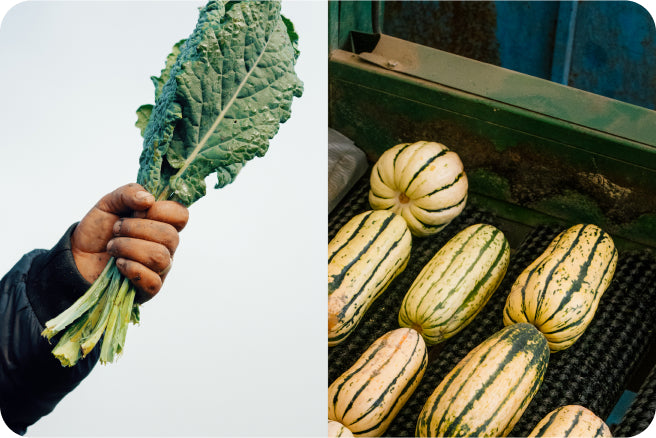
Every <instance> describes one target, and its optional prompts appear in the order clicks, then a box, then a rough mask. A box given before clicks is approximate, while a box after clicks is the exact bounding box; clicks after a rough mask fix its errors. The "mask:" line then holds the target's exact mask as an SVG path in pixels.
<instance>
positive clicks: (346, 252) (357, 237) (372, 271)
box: [328, 210, 412, 346]
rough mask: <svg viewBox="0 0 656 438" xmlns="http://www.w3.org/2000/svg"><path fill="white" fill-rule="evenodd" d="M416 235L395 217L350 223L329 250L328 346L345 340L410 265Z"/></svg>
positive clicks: (381, 214)
mask: <svg viewBox="0 0 656 438" xmlns="http://www.w3.org/2000/svg"><path fill="white" fill-rule="evenodd" d="M411 247H412V235H411V234H410V231H409V230H408V227H407V225H406V222H405V220H403V218H402V217H401V216H399V215H397V214H394V213H392V212H391V211H384V210H379V211H376V210H370V211H367V212H364V213H361V214H358V215H356V216H355V217H353V218H352V219H351V220H349V221H348V222H347V223H346V224H345V225H344V226H343V227H342V228H340V230H339V231H338V232H337V234H336V235H335V237H334V238H333V239H332V240H331V241H330V242H329V244H328V345H329V346H334V345H337V344H339V343H340V342H342V341H343V340H344V339H346V338H347V337H348V336H349V335H350V334H351V333H352V332H353V330H354V329H355V327H356V326H357V325H358V323H359V322H360V320H361V319H362V317H363V316H364V314H365V312H366V311H367V309H368V308H369V306H371V304H372V303H373V302H374V300H375V299H376V298H378V297H379V296H380V294H382V293H383V292H384V291H385V289H386V288H387V286H388V285H389V284H390V282H391V281H392V280H393V279H394V278H396V276H397V275H399V274H400V273H401V272H403V270H404V269H405V267H406V266H407V264H408V259H409V258H410V249H411Z"/></svg>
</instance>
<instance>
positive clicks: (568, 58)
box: [330, 0, 656, 109]
mask: <svg viewBox="0 0 656 438" xmlns="http://www.w3.org/2000/svg"><path fill="white" fill-rule="evenodd" d="M372 3H376V2H371V1H355V2H350V1H347V2H344V1H342V2H339V3H337V2H334V3H331V13H330V17H331V20H332V21H333V23H332V24H331V33H332V34H333V35H331V41H333V42H337V41H339V43H338V44H339V45H341V46H344V41H346V36H347V34H348V31H350V30H360V31H364V32H371V30H372V27H371V10H372V8H371V5H372ZM379 3H380V6H381V7H380V9H381V13H380V24H381V31H382V32H383V33H385V34H388V35H392V36H396V37H399V38H403V39H406V40H409V41H414V42H417V43H419V44H424V45H428V46H431V47H435V48H438V49H441V50H446V51H449V52H452V53H457V54H460V55H463V56H467V57H469V58H473V59H478V60H480V61H483V62H488V63H491V64H495V65H500V66H501V67H505V68H509V69H512V70H515V71H519V72H522V73H526V74H530V75H533V76H537V77H541V78H544V79H549V80H552V81H556V82H559V83H564V84H567V85H570V86H573V87H576V88H580V89H583V90H586V91H590V92H593V93H596V94H601V95H604V96H608V97H611V98H614V99H618V100H622V101H624V102H629V103H633V104H636V105H640V106H643V107H646V108H650V109H656V28H655V26H654V20H653V19H652V17H651V16H650V15H649V13H648V12H647V11H646V10H645V9H644V8H642V6H640V5H639V4H637V3H633V2H630V1H587V0H586V1H578V2H572V1H495V2H486V1H383V2H379ZM338 5H339V6H338ZM336 19H338V20H339V21H340V24H339V26H337V27H336V26H335V23H334V21H335V20H336ZM335 33H337V35H335ZM336 44H337V43H333V46H334V45H336Z"/></svg>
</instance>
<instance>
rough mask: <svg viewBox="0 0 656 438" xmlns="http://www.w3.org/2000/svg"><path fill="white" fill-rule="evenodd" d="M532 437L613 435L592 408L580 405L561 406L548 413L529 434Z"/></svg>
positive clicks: (591, 437)
mask: <svg viewBox="0 0 656 438" xmlns="http://www.w3.org/2000/svg"><path fill="white" fill-rule="evenodd" d="M528 436H529V438H531V437H545V438H548V437H551V438H555V437H559V438H568V437H572V438H575V437H576V438H597V437H600V438H601V437H611V436H612V434H611V432H610V428H609V427H608V425H607V424H606V423H605V422H604V420H602V419H601V418H599V417H597V416H596V415H595V414H594V413H593V412H592V411H591V410H589V409H587V408H584V407H583V406H579V405H567V406H561V407H559V408H557V409H554V410H553V411H551V412H550V413H548V414H547V415H546V416H545V417H544V418H543V419H542V420H540V422H539V423H538V424H537V425H536V426H535V428H533V430H532V431H531V433H530V434H529V435H528Z"/></svg>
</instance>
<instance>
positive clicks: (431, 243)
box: [328, 177, 656, 437]
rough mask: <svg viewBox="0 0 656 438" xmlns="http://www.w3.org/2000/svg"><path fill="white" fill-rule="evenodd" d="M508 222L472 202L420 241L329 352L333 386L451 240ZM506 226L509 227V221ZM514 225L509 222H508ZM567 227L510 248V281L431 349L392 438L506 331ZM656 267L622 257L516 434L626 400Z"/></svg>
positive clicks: (344, 211)
mask: <svg viewBox="0 0 656 438" xmlns="http://www.w3.org/2000/svg"><path fill="white" fill-rule="evenodd" d="M368 190H369V185H368V180H367V178H366V177H365V178H362V179H361V180H360V181H359V182H358V184H357V185H356V186H355V187H354V188H353V189H352V190H351V192H350V193H349V194H348V195H347V196H346V197H345V198H344V199H343V200H342V202H341V203H340V204H339V205H338V206H337V207H336V208H335V210H333V212H332V213H331V214H330V216H329V220H328V228H329V230H328V237H329V239H332V238H333V237H334V236H335V234H336V233H337V231H338V230H339V228H341V227H342V226H343V225H344V224H345V223H346V222H348V220H349V219H351V218H352V217H353V216H355V215H356V214H359V213H361V212H364V211H366V210H369V209H370V207H369V204H368V200H367V194H368ZM498 222H502V221H499V220H497V218H496V217H495V216H494V215H493V214H491V213H489V212H486V211H482V210H479V209H476V208H474V207H472V206H470V205H468V206H467V207H466V208H465V210H464V211H463V212H462V213H461V214H460V215H459V216H458V217H457V218H456V219H454V220H453V221H452V222H451V223H450V224H449V225H448V226H447V227H446V228H445V229H444V230H442V231H441V232H440V233H437V234H436V235H433V236H429V237H423V238H413V242H412V251H411V255H410V261H409V263H408V266H407V268H406V269H405V271H404V272H403V273H401V274H400V275H399V276H398V277H397V278H396V279H395V280H394V281H393V282H392V283H391V284H390V286H389V287H388V289H387V290H386V291H385V292H384V293H383V294H382V295H381V296H380V297H379V298H378V299H377V300H376V301H375V302H374V303H373V304H372V306H371V307H370V308H369V310H368V311H367V313H366V315H365V317H364V318H363V320H362V321H361V323H360V324H359V326H358V327H357V328H356V330H355V331H354V333H353V334H352V335H351V336H350V337H349V338H347V339H346V340H345V341H344V342H342V343H341V344H339V345H337V346H334V347H330V348H329V350H328V362H329V363H328V383H329V384H330V382H332V381H333V380H335V379H336V378H337V377H339V376H340V375H341V374H342V373H343V372H344V371H346V370H347V369H348V368H349V367H350V366H351V365H352V364H353V363H354V362H355V361H356V360H357V358H358V357H359V356H360V354H361V353H362V352H363V351H364V350H365V349H366V348H367V347H368V346H369V345H370V344H371V343H372V342H373V341H374V340H376V339H377V338H378V337H380V336H382V335H383V334H384V333H386V332H387V331H390V330H394V329H395V328H398V327H399V326H398V322H397V318H398V312H399V308H400V305H401V302H402V300H403V296H404V295H405V293H406V291H407V290H408V288H409V287H410V285H411V284H412V282H413V281H414V279H415V277H416V276H417V275H418V274H419V272H420V271H421V269H422V268H423V266H424V265H425V264H426V263H427V262H428V261H429V260H430V259H431V258H432V257H433V255H434V254H435V252H437V250H438V249H439V248H441V247H442V246H443V245H444V244H445V243H446V242H447V241H448V240H449V239H450V238H451V237H453V236H454V235H455V234H457V233H458V232H459V231H461V230H462V229H464V228H466V227H467V226H469V225H473V224H476V223H488V224H491V225H494V226H497V227H498V228H500V229H501V230H502V231H504V229H503V227H502V226H500V225H499V224H498ZM504 223H505V222H504ZM506 226H507V225H506ZM560 231H562V229H559V228H556V227H553V226H539V227H536V228H534V229H532V231H531V232H530V233H529V235H528V236H527V237H526V238H525V240H524V241H523V242H522V243H521V245H519V246H518V247H517V248H511V256H510V265H509V267H508V271H507V273H506V276H505V277H504V280H503V282H502V283H501V285H500V286H499V288H498V289H497V291H496V292H495V293H494V294H493V295H492V298H490V301H489V302H488V303H487V304H486V305H485V307H484V308H483V309H482V310H481V312H480V313H479V314H478V315H477V316H476V318H475V319H474V320H473V321H472V322H471V323H470V324H469V325H468V326H467V327H465V328H464V329H463V330H462V331H461V332H459V333H458V334H457V335H456V336H454V337H452V338H451V339H448V340H447V341H445V342H443V343H442V344H439V345H436V346H434V347H432V348H431V349H430V350H429V363H428V368H427V370H426V372H425V374H424V377H423V379H422V381H421V382H420V384H419V386H418V387H417V389H416V390H415V392H414V394H413V395H412V397H411V398H410V399H409V400H408V402H407V403H406V404H405V406H404V407H403V409H402V410H401V411H400V412H399V413H398V415H397V416H396V418H395V420H394V421H393V422H392V424H391V425H390V427H389V429H388V430H387V432H386V436H399V437H402V436H414V432H415V426H416V422H417V418H418V417H419V413H420V411H421V409H422V407H423V404H424V402H425V401H426V399H427V398H428V397H429V396H430V394H431V393H432V392H433V390H434V389H435V388H436V387H437V386H438V385H439V383H440V382H441V380H442V379H443V378H444V376H445V375H446V374H447V373H448V372H449V371H450V370H451V369H452V368H453V367H454V366H455V365H456V364H457V363H458V362H459V361H460V360H461V359H462V358H463V357H464V356H465V355H466V354H467V353H468V352H469V351H471V350H472V349H473V348H474V347H476V346H477V345H478V344H480V343H481V342H483V341H484V340H485V339H487V338H488V337H489V336H491V335H492V334H494V333H495V332H496V331H498V330H500V329H501V328H503V317H502V310H503V306H504V304H505V301H506V297H507V295H508V293H509V291H510V288H511V286H512V284H513V282H514V281H515V279H516V278H517V276H518V275H519V274H520V273H521V272H522V270H524V268H526V266H528V265H529V264H530V263H531V262H532V261H533V260H534V259H535V258H536V257H537V256H538V255H540V254H541V253H542V252H543V251H544V250H545V249H546V247H547V245H548V244H549V242H550V241H551V240H552V239H553V238H554V237H555V236H556V235H557V234H558V233H559V232H560ZM655 271H656V266H654V259H653V256H652V254H651V253H650V252H649V251H647V250H644V251H633V252H626V253H623V252H620V255H619V259H618V266H617V269H616V273H615V276H614V278H613V281H612V282H611V285H610V286H609V288H608V289H607V291H606V293H605V294H604V296H603V297H602V299H601V301H600V304H599V308H598V310H597V313H596V315H595V318H594V319H593V321H592V323H591V324H590V326H588V329H587V330H586V332H585V333H584V335H583V336H582V337H581V338H580V339H579V340H578V341H577V342H576V343H575V344H574V345H573V346H572V347H570V348H569V349H567V350H564V351H561V352H557V353H553V354H551V357H550V360H549V366H548V368H547V372H546V375H545V378H544V381H543V383H542V385H541V387H540V389H539V391H538V393H537V394H536V396H535V397H534V398H533V400H532V401H531V403H530V404H529V406H528V408H527V410H526V411H525V412H524V415H523V416H522V418H521V419H520V420H519V422H518V423H517V424H516V426H515V428H514V429H513V431H512V432H511V434H510V435H511V436H516V437H517V436H527V435H528V433H529V432H530V431H531V430H532V429H533V427H534V426H535V425H536V424H537V423H538V422H539V421H540V420H541V419H542V418H543V417H544V416H546V415H547V414H548V413H549V412H550V411H551V410H553V409H556V408H557V407H559V406H563V405H567V404H579V405H582V406H585V407H587V408H588V409H590V410H592V411H593V412H595V413H596V414H597V415H598V416H599V417H601V418H606V417H607V416H608V414H609V413H610V411H611V410H612V408H613V406H614V404H615V403H616V402H617V400H618V399H619V397H620V395H621V393H622V391H623V390H624V387H625V384H626V382H627V380H628V378H629V377H630V376H631V374H632V372H633V371H634V370H635V368H636V367H637V366H638V364H639V363H640V361H641V359H642V357H643V356H644V355H645V353H646V351H647V348H648V346H649V345H650V344H651V343H652V342H653V337H654V336H653V333H652V330H651V328H652V326H653V321H654V320H655V318H656V306H655V304H656V293H655V291H654V288H653V287H652V285H653V283H654V281H655V280H656V278H655V275H656V272H655ZM634 425H635V428H634V429H631V427H629V425H628V424H626V425H625V426H626V428H624V429H622V430H623V433H625V434H626V435H625V436H632V435H636V434H638V433H640V432H641V431H642V430H643V429H644V428H643V429H641V428H640V427H642V426H641V423H639V422H634Z"/></svg>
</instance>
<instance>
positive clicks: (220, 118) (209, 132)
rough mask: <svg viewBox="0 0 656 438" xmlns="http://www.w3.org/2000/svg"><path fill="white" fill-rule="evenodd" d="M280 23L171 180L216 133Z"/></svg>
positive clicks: (165, 193) (164, 192)
mask: <svg viewBox="0 0 656 438" xmlns="http://www.w3.org/2000/svg"><path fill="white" fill-rule="evenodd" d="M279 25H280V23H276V25H275V26H274V28H273V30H272V31H271V33H270V34H269V38H267V40H266V41H265V43H264V46H263V47H262V52H261V53H260V54H259V56H258V57H257V60H256V62H255V63H254V64H253V67H252V68H251V69H250V70H248V71H247V72H246V75H245V76H244V79H243V80H242V81H241V82H240V84H239V86H238V87H237V89H236V90H235V92H234V93H233V95H232V97H231V98H230V100H229V101H228V103H227V104H226V105H225V106H224V107H223V109H222V110H221V112H220V113H219V115H218V116H217V117H216V119H215V120H214V122H213V123H212V125H211V126H210V129H208V130H207V132H206V133H205V135H203V137H202V138H201V139H200V141H199V142H198V144H197V145H196V147H194V150H193V151H192V152H191V154H189V156H187V158H186V159H185V161H184V164H183V165H182V167H180V169H179V170H178V171H177V172H176V173H175V174H174V175H173V176H172V177H171V179H170V180H169V181H172V180H175V179H177V178H179V177H180V175H182V174H183V173H184V172H185V171H186V170H187V168H188V167H189V165H190V164H191V163H193V162H194V160H195V159H196V157H197V156H198V154H199V153H200V152H201V151H202V150H203V148H204V147H205V145H206V144H207V142H208V141H209V139H210V137H211V136H212V134H213V133H214V131H216V129H217V128H218V126H219V124H220V123H221V122H222V121H223V119H224V118H225V115H226V113H227V112H228V110H229V109H230V108H231V107H232V105H233V104H234V103H235V101H236V100H237V96H238V95H239V93H240V92H241V90H242V88H244V86H245V85H246V83H248V80H249V79H250V77H251V74H252V73H253V72H254V71H255V69H256V68H257V66H258V65H259V64H260V61H261V60H262V57H263V56H264V54H265V53H266V51H267V48H268V46H269V43H270V42H271V39H272V38H273V35H274V34H275V33H276V29H277V27H278V26H279ZM170 189H171V183H168V184H167V185H166V187H164V190H162V192H161V194H160V196H159V197H158V199H160V200H162V199H168V197H169V195H170Z"/></svg>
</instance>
